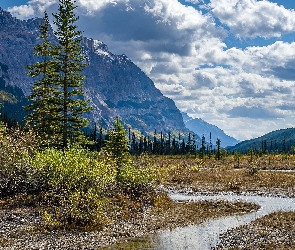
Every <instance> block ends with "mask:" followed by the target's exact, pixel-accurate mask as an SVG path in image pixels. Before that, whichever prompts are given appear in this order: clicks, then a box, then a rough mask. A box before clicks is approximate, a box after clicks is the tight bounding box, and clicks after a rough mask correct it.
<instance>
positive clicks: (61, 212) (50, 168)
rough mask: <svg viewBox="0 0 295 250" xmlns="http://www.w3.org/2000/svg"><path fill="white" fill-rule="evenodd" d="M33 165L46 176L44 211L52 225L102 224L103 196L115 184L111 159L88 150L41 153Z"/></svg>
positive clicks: (48, 150)
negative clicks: (45, 205)
mask: <svg viewBox="0 0 295 250" xmlns="http://www.w3.org/2000/svg"><path fill="white" fill-rule="evenodd" d="M31 166H32V167H33V168H34V169H37V171H38V172H40V173H42V176H46V179H47V188H46V190H44V193H43V197H42V200H43V201H45V203H46V204H47V209H46V210H45V212H44V215H45V217H46V218H47V220H48V222H50V223H51V224H53V225H64V224H75V225H81V226H84V225H87V224H89V223H90V222H91V224H92V225H99V224H101V223H103V221H104V219H105V218H104V217H103V216H102V215H103V210H102V207H103V199H102V197H103V193H104V192H105V189H106V187H107V186H108V185H111V184H112V183H115V167H114V164H113V162H112V160H111V158H110V157H108V156H107V155H101V154H100V155H99V154H98V153H94V152H89V151H87V150H85V149H77V148H73V149H69V150H64V151H60V150H57V149H46V150H44V151H42V152H38V153H37V154H36V156H35V157H34V158H33V159H32V161H31Z"/></svg>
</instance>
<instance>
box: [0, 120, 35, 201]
mask: <svg viewBox="0 0 295 250" xmlns="http://www.w3.org/2000/svg"><path fill="white" fill-rule="evenodd" d="M36 145H37V143H36V140H35V136H34V133H33V132H32V131H30V130H28V131H22V130H20V129H19V128H14V129H7V127H6V126H5V125H4V124H3V123H1V122H0V197H6V196H10V195H14V194H17V193H23V192H34V191H35V189H36V186H34V183H33V182H30V181H29V179H32V176H35V178H36V180H38V177H37V176H36V173H35V172H34V171H32V170H31V168H30V166H29V164H28V162H27V159H28V158H29V157H32V156H33V155H34V153H35V147H36Z"/></svg>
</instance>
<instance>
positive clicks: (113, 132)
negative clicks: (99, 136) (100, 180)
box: [105, 117, 130, 180]
mask: <svg viewBox="0 0 295 250" xmlns="http://www.w3.org/2000/svg"><path fill="white" fill-rule="evenodd" d="M105 149H106V150H107V151H108V152H110V153H112V157H113V159H114V161H115V163H116V166H117V180H118V178H119V176H120V172H121V169H122V167H123V166H124V164H127V163H128V162H129V159H130V154H129V149H128V138H127V132H126V130H125V129H124V127H123V125H122V124H121V123H120V120H119V118H118V117H117V118H116V120H115V122H114V128H113V129H110V130H109V131H108V140H107V141H106V145H105Z"/></svg>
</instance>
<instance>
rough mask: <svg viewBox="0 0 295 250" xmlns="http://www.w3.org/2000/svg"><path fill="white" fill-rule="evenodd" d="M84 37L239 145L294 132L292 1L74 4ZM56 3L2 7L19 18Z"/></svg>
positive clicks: (22, 0)
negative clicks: (275, 133) (123, 56)
mask: <svg viewBox="0 0 295 250" xmlns="http://www.w3.org/2000/svg"><path fill="white" fill-rule="evenodd" d="M76 4H77V6H78V8H77V15H78V16H79V21H78V27H79V29H80V30H82V31H83V34H84V36H87V37H91V38H93V39H97V40H100V41H102V42H104V43H106V44H107V45H108V47H109V50H110V51H111V52H112V53H114V54H126V55H127V56H128V57H129V58H130V59H131V60H132V61H133V62H134V63H135V64H136V65H138V66H139V67H140V68H141V69H142V70H143V71H144V72H145V73H146V74H147V75H148V76H149V77H150V78H151V79H152V80H153V81H154V83H155V86H156V87H157V88H158V89H160V90H161V91H162V93H163V94H164V95H165V96H167V97H169V98H171V99H173V100H174V101H175V103H176V106H177V107H178V108H179V109H180V110H181V111H183V112H186V113H188V115H190V116H191V117H193V118H202V119H204V120H205V121H207V122H209V123H211V124H214V125H216V126H218V127H219V128H221V129H223V130H224V131H225V132H226V134H228V135H230V136H233V137H235V138H236V139H238V140H246V139H251V138H256V137H258V136H261V135H264V134H266V133H268V132H271V131H273V130H277V129H283V128H288V127H295V113H294V110H295V98H294V97H295V10H294V9H295V1H293V0H269V1H268V0H77V2H76ZM57 6H58V0H29V1H28V0H0V7H2V8H3V9H5V10H8V11H10V12H11V13H12V15H13V16H15V17H17V18H20V19H28V18H32V17H37V16H38V17H42V16H43V12H44V10H47V11H48V12H54V13H56V12H57Z"/></svg>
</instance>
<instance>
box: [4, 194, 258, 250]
mask: <svg viewBox="0 0 295 250" xmlns="http://www.w3.org/2000/svg"><path fill="white" fill-rule="evenodd" d="M257 209H258V206H257V205H254V204H249V203H243V202H235V203H229V202H226V201H221V200H218V201H212V202H209V201H202V202H197V203H194V202H185V203H179V202H173V201H172V200H170V199H168V198H167V197H166V196H165V195H163V196H162V197H159V204H158V205H157V207H149V206H147V207H145V208H144V210H142V211H141V212H138V213H134V214H133V216H132V218H124V216H122V214H118V219H117V220H114V221H110V222H109V224H108V225H107V226H106V227H104V228H102V229H101V230H97V231H95V230H93V231H89V232H87V231H79V230H61V229H52V228H49V227H48V226H46V224H45V222H44V220H43V219H42V216H41V208H38V207H18V206H16V204H13V202H12V201H9V200H8V201H1V205H0V217H1V221H0V246H1V248H0V249H7V250H8V249H99V248H100V247H103V246H106V245H110V244H114V243H116V242H118V241H124V240H125V239H128V238H130V237H142V236H144V235H148V234H153V233H155V232H158V231H160V230H166V229H173V228H176V227H183V226H186V225H189V224H199V223H201V222H203V221H205V220H207V219H209V218H216V217H220V216H227V215H232V214H243V213H249V212H251V211H254V210H257ZM112 249H113V248H112ZM126 249H127V248H126Z"/></svg>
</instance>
